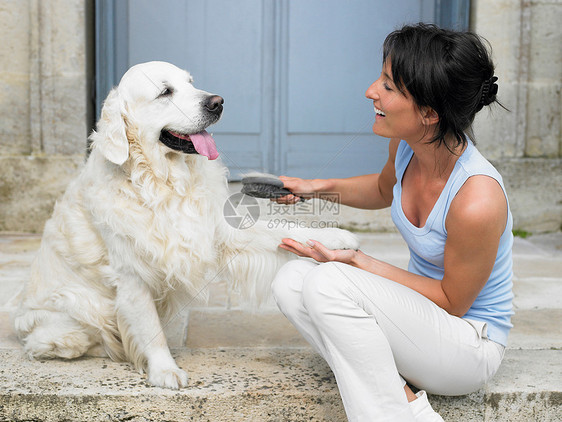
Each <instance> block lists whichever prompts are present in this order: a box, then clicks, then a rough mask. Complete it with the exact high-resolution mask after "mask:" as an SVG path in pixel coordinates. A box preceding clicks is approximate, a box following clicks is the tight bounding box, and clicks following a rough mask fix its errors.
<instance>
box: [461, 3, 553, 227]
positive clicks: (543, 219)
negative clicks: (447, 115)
mask: <svg viewBox="0 0 562 422" xmlns="http://www.w3.org/2000/svg"><path fill="white" fill-rule="evenodd" d="M471 21H472V29H473V30H474V31H476V32H477V33H479V34H480V35H482V36H484V37H485V38H486V39H487V40H488V41H490V43H491V45H492V47H493V56H494V61H495V62H496V65H497V66H496V75H498V76H499V81H498V84H499V87H500V89H499V98H500V101H501V102H502V103H503V104H504V105H505V106H506V107H507V108H508V109H509V110H510V112H506V111H504V110H502V109H501V108H499V107H496V108H494V109H493V110H491V111H490V112H486V111H483V112H481V113H479V115H477V119H476V122H475V132H476V138H477V140H478V148H479V149H480V150H481V151H482V153H483V154H484V155H485V156H486V157H487V158H488V159H490V160H491V161H493V162H494V164H496V166H497V168H498V170H499V171H500V172H501V173H502V175H503V178H504V181H505V184H506V189H507V190H508V193H509V197H510V201H511V206H512V211H513V215H514V223H515V227H516V228H519V229H523V230H527V231H531V232H542V231H554V230H560V228H561V224H562V160H561V157H562V130H561V110H562V107H561V105H562V95H561V91H562V48H561V46H562V27H561V25H560V22H562V1H561V0H534V1H522V0H473V1H472V16H471Z"/></svg>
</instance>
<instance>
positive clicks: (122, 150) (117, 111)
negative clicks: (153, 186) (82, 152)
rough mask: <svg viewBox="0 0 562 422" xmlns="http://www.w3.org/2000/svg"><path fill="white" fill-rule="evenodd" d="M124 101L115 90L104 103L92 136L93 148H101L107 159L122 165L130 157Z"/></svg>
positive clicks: (114, 89)
mask: <svg viewBox="0 0 562 422" xmlns="http://www.w3.org/2000/svg"><path fill="white" fill-rule="evenodd" d="M123 114H124V105H123V100H122V99H121V97H120V96H119V92H118V90H117V88H113V89H112V90H111V91H110V92H109V95H108V96H107V98H106V99H105V101H104V103H103V107H102V109H101V117H100V119H99V121H98V123H97V126H96V130H95V131H93V132H92V134H91V135H90V140H91V141H92V147H93V148H99V150H100V151H101V153H102V154H103V156H104V157H105V158H107V159H108V160H109V161H111V162H112V163H115V164H118V165H121V164H123V163H124V162H125V161H127V158H128V157H129V141H128V140H127V134H126V126H125V119H124V115H123Z"/></svg>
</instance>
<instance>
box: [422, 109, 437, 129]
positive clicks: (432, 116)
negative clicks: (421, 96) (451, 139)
mask: <svg viewBox="0 0 562 422" xmlns="http://www.w3.org/2000/svg"><path fill="white" fill-rule="evenodd" d="M420 115H421V119H422V123H423V124H424V125H426V126H432V125H435V124H437V123H439V115H438V114H437V112H436V111H435V110H433V109H432V108H431V107H423V108H421V109H420Z"/></svg>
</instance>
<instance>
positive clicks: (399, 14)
mask: <svg viewBox="0 0 562 422" xmlns="http://www.w3.org/2000/svg"><path fill="white" fill-rule="evenodd" d="M440 3H442V2H441V1H439V0H393V2H388V1H385V0H235V1H234V0H166V1H159V2H156V1H152V0H99V1H98V2H97V3H96V8H97V12H96V13H97V47H98V48H97V62H98V64H97V72H98V75H97V76H98V85H97V95H98V104H100V103H101V100H103V98H104V97H105V95H106V94H107V91H108V90H109V88H110V87H111V86H112V85H113V84H116V83H117V82H118V80H119V78H120V77H121V75H122V74H123V73H124V72H125V71H126V69H127V68H128V67H130V66H132V65H134V64H137V63H141V62H144V61H149V60H165V61H169V62H171V63H174V64H176V65H177V66H179V67H181V68H184V69H187V70H188V71H190V72H191V73H192V75H193V76H194V78H195V85H196V86H197V87H199V88H201V89H204V90H207V91H209V92H212V93H216V94H218V95H221V96H222V97H224V99H225V104H224V106H225V111H224V115H223V118H222V119H221V121H220V122H219V123H218V124H216V125H215V126H213V127H211V129H210V132H212V133H213V135H214V137H215V140H216V142H217V147H218V149H219V153H220V154H221V157H222V159H223V161H224V162H225V164H226V165H227V166H228V167H229V169H230V171H231V178H232V179H233V180H236V179H237V178H239V175H240V174H242V173H244V172H247V171H250V170H258V171H267V172H272V173H275V174H287V175H293V176H300V177H309V178H324V177H348V176H353V175H358V174H364V173H372V172H377V171H380V169H381V168H382V165H383V164H384V162H385V161H386V158H387V145H388V141H387V140H385V139H381V138H379V137H377V136H375V135H373V134H372V133H371V126H372V123H373V118H374V113H373V109H372V103H371V102H370V101H367V100H366V99H365V97H364V93H365V90H366V89H367V87H368V86H369V85H370V84H371V83H372V82H373V81H374V80H375V79H376V78H377V77H378V75H379V74H380V69H381V55H382V52H381V45H382V42H383V40H384V37H385V36H386V35H387V34H388V33H389V32H390V31H392V30H393V29H395V28H396V27H399V26H401V25H402V24H403V23H406V22H418V21H425V22H433V21H436V19H437V20H439V19H441V20H443V18H440V16H441V14H443V13H444V12H443V10H444V9H443V8H442V7H440V6H439V4H440ZM449 3H450V2H449ZM453 3H455V4H457V3H462V4H465V5H468V1H460V2H459V1H455V2H453ZM459 10H460V11H461V12H462V11H465V10H466V7H465V8H464V9H463V8H460V9H459V8H458V7H457V8H456V9H451V10H449V9H447V10H446V11H445V12H446V13H445V15H446V16H445V18H447V19H449V21H450V22H449V24H451V22H452V24H457V23H458V19H457V18H456V16H457V15H459V13H460V12H459ZM452 14H456V15H454V16H453V15H452ZM465 19H466V17H465ZM464 25H466V22H464Z"/></svg>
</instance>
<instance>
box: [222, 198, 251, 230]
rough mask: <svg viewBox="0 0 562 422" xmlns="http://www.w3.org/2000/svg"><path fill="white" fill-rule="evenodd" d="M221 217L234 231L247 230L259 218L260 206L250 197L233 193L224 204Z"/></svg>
mask: <svg viewBox="0 0 562 422" xmlns="http://www.w3.org/2000/svg"><path fill="white" fill-rule="evenodd" d="M223 215H224V219H225V220H226V222H227V223H228V224H229V225H230V226H232V227H234V228H235V229H240V230H244V229H249V228H250V227H252V226H253V225H254V224H256V222H257V221H258V219H259V218H260V205H259V203H258V201H257V200H256V199H255V198H253V197H251V196H248V195H244V194H243V193H241V192H239V193H235V194H233V195H230V196H229V197H228V199H227V200H226V202H225V203H224V208H223Z"/></svg>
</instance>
